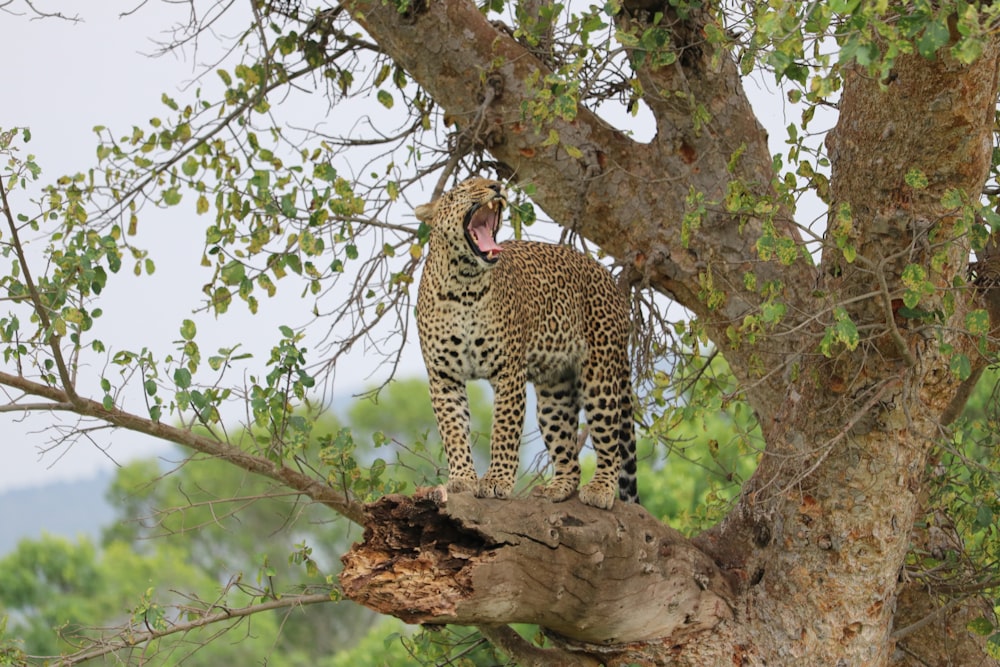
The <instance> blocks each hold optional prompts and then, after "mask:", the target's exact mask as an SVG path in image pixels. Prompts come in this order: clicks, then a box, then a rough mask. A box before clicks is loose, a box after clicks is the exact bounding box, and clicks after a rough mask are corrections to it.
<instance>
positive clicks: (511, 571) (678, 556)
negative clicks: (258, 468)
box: [340, 487, 733, 652]
mask: <svg viewBox="0 0 1000 667" xmlns="http://www.w3.org/2000/svg"><path fill="white" fill-rule="evenodd" d="M364 515H365V517H364V525H365V533H364V540H363V542H362V543H360V544H356V545H354V547H353V548H352V549H351V550H350V551H349V552H348V553H347V554H345V555H344V556H343V558H342V559H341V560H343V562H344V570H343V572H342V573H341V575H340V582H341V585H342V587H343V590H344V593H345V595H346V596H347V597H348V598H350V599H352V600H354V601H355V602H358V603H360V604H363V605H365V606H367V607H369V608H371V609H374V610H375V611H377V612H379V613H383V614H391V615H393V616H396V617H398V618H400V619H402V620H403V621H406V622H407V623H421V624H445V623H456V624H460V625H498V624H507V623H535V624H538V625H540V626H542V627H543V628H545V629H546V630H548V631H549V632H550V633H554V634H555V635H557V636H559V637H561V638H563V639H564V640H565V641H564V642H563V643H564V644H566V645H570V644H571V645H572V646H573V647H574V648H575V649H577V650H580V649H584V650H586V646H585V645H587V644H591V645H598V646H595V647H594V649H595V650H600V651H601V652H606V649H607V648H608V647H609V646H612V645H622V644H630V643H637V642H638V643H647V642H648V643H665V644H668V645H675V644H677V643H680V642H682V641H683V640H685V639H687V638H689V637H691V636H692V635H694V634H696V633H700V632H705V631H708V630H712V629H713V628H715V627H716V626H717V625H718V624H719V623H721V622H722V621H726V620H730V619H732V618H733V610H732V607H731V605H732V602H731V601H732V599H733V597H732V590H731V587H730V584H729V582H728V581H727V580H726V579H725V578H724V576H723V575H722V573H721V572H720V571H719V569H718V568H717V567H716V565H715V563H714V562H713V561H712V559H711V558H709V557H708V556H706V555H705V554H703V553H702V552H701V551H699V550H698V549H697V548H696V547H694V546H693V545H692V544H691V542H689V541H688V540H687V539H685V538H684V537H683V536H682V535H681V534H680V533H678V532H677V531H676V530H674V529H672V528H670V527H668V526H665V525H663V524H661V523H660V522H659V521H657V520H656V519H655V518H653V517H652V516H651V515H650V514H649V513H648V512H646V510H645V509H643V508H642V507H640V506H638V505H631V504H625V503H617V504H616V505H615V507H614V509H613V510H612V511H606V510H599V509H596V508H593V507H589V506H587V505H584V504H583V503H581V502H579V500H577V499H576V498H573V499H571V500H569V501H566V502H563V503H551V502H549V501H547V500H542V499H539V498H530V499H513V500H494V499H478V498H474V497H472V496H471V495H468V494H453V495H448V494H447V493H446V492H445V491H444V489H443V487H436V488H433V489H423V490H420V491H418V492H417V494H415V495H414V496H413V497H408V496H400V495H392V496H386V497H384V498H381V499H380V500H378V501H376V502H374V503H372V504H370V505H367V506H366V507H365V511H364Z"/></svg>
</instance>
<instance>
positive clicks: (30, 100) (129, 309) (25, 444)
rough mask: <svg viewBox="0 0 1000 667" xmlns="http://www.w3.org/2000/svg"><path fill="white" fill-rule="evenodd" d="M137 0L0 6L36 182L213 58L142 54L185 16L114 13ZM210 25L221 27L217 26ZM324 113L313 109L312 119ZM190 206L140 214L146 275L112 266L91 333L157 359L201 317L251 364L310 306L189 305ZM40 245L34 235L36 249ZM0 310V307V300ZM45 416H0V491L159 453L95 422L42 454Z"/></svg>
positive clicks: (46, 440)
mask: <svg viewBox="0 0 1000 667" xmlns="http://www.w3.org/2000/svg"><path fill="white" fill-rule="evenodd" d="M46 4H52V3H46ZM136 4H137V3H136V2H130V3H122V2H108V1H105V2H100V3H74V2H65V3H63V5H64V6H66V7H69V8H73V7H77V8H79V11H80V12H81V14H80V15H81V17H82V18H83V21H81V22H77V23H72V22H68V21H62V20H58V19H45V20H29V18H28V17H27V16H22V17H16V16H11V15H9V14H4V13H3V12H2V11H0V62H2V63H3V68H2V69H0V72H2V73H0V100H2V104H0V108H2V113H0V127H2V128H5V129H6V128H10V127H14V126H19V127H24V126H28V127H30V128H31V133H32V139H31V141H30V143H29V144H27V146H26V147H25V148H24V153H31V154H34V155H35V157H36V160H37V161H38V163H39V164H40V165H41V166H42V170H43V178H42V182H51V181H52V180H54V179H55V178H57V177H58V176H59V175H62V174H68V173H74V172H77V171H83V170H86V169H87V168H89V167H91V166H94V164H95V162H96V159H95V156H96V153H95V151H96V146H97V137H96V135H95V134H94V132H93V127H94V126H95V125H104V126H107V127H109V128H111V129H112V130H113V132H114V135H115V136H122V135H124V134H128V133H129V130H130V128H131V127H132V126H133V125H138V126H140V127H144V128H147V129H148V127H149V126H148V124H147V123H148V120H149V119H150V118H152V117H154V116H159V117H168V116H169V114H170V112H169V111H168V110H167V109H166V107H164V106H163V104H162V102H161V95H162V94H163V93H167V94H169V95H171V96H172V97H175V98H176V99H178V100H184V99H191V97H192V93H191V90H190V89H188V90H186V91H185V90H183V88H184V87H185V86H186V85H188V84H190V82H191V81H192V80H193V78H194V76H195V75H196V74H197V73H199V72H200V71H201V69H202V67H203V64H204V63H206V62H214V59H215V58H216V57H217V56H218V55H219V54H218V53H212V51H211V46H212V45H211V44H210V43H206V42H203V43H202V44H201V46H200V47H199V50H198V52H197V54H195V53H194V52H193V51H192V50H189V51H188V53H186V54H185V55H184V57H183V58H182V57H178V56H174V55H166V56H162V57H156V58H152V57H150V55H149V54H153V53H155V52H156V51H157V45H156V41H166V40H168V39H169V35H168V34H167V32H166V31H167V30H168V29H169V28H170V26H171V25H173V24H175V23H176V22H178V21H181V20H183V19H184V18H185V15H184V14H183V9H184V5H183V3H177V4H173V5H171V4H167V3H161V2H151V3H148V5H147V6H145V7H143V8H142V9H141V10H140V11H138V12H136V13H135V14H134V15H132V16H128V17H119V14H120V13H121V12H124V11H127V10H130V9H132V8H133V7H134V6H135V5H136ZM219 29H220V30H222V31H224V30H225V27H224V26H222V27H220V28H219ZM185 58H186V59H185ZM195 58H196V59H197V60H195ZM229 67H230V68H231V67H232V63H230V65H229ZM215 83H216V82H215V79H214V75H212V79H211V80H210V81H206V82H198V83H197V84H196V85H213V84H215ZM317 99H319V96H317ZM320 114H322V112H320ZM322 121H323V119H322V116H321V117H320V118H319V120H318V121H317V122H322ZM22 157H23V155H22ZM11 203H12V206H13V207H14V208H17V207H18V206H19V205H21V206H23V205H25V204H26V203H27V202H26V201H25V200H24V197H23V195H21V196H20V198H19V199H15V200H14V201H12V202H11ZM191 208H192V207H190V206H185V205H184V204H182V205H180V206H178V207H176V208H174V209H171V210H170V211H168V212H158V211H154V212H150V211H149V210H148V209H147V211H146V212H145V213H144V214H143V215H142V217H141V228H140V235H139V237H138V244H137V245H139V246H141V247H146V248H148V249H149V250H150V251H151V256H152V258H153V259H154V261H155V262H156V267H157V270H156V273H155V275H154V276H153V277H152V278H147V277H143V278H142V279H135V278H133V277H132V276H131V275H122V274H128V271H127V270H125V271H123V272H122V274H119V275H116V276H112V277H111V279H110V280H109V286H108V288H107V289H106V290H105V291H104V293H103V294H102V295H101V303H100V306H101V307H102V309H103V310H104V312H105V315H104V316H103V317H102V318H100V319H98V320H97V321H96V326H95V330H94V333H95V336H96V337H97V338H100V339H101V340H102V341H104V342H105V343H106V344H107V345H108V348H109V349H121V348H127V349H132V350H138V349H139V348H141V347H143V346H146V347H149V348H150V349H151V350H154V351H156V352H157V353H158V354H159V356H161V357H162V355H163V354H166V353H168V352H170V351H172V350H173V349H174V343H173V341H176V340H178V339H179V335H178V327H179V326H180V323H181V321H182V320H183V319H185V318H189V317H190V318H193V319H195V320H196V321H197V322H199V336H198V342H199V344H200V345H201V347H202V350H203V354H206V355H207V354H210V353H214V351H215V350H216V349H217V347H219V346H223V345H231V344H232V343H233V342H236V341H240V342H241V344H242V346H241V351H246V352H251V353H254V356H255V357H256V358H257V359H258V360H260V364H259V365H258V368H261V367H263V361H264V360H266V359H267V354H268V350H269V348H270V345H272V344H273V342H274V340H275V338H276V336H275V332H276V331H277V327H278V326H279V325H281V324H289V325H292V326H295V325H299V324H302V323H304V322H307V321H308V320H309V313H308V309H309V307H310V306H311V303H310V302H309V301H303V300H302V299H300V298H285V299H279V300H277V301H269V300H267V299H262V300H261V308H260V312H259V314H258V315H257V316H256V317H253V316H250V315H249V314H248V313H247V312H246V309H245V308H244V307H243V306H242V304H241V303H237V304H234V306H233V307H232V308H231V309H230V312H229V313H228V314H227V315H226V316H225V317H224V318H222V319H221V320H219V321H217V322H216V321H215V320H214V319H213V318H209V317H206V316H204V315H198V316H196V315H194V314H192V310H193V309H194V308H196V307H197V306H198V305H199V300H200V296H201V295H200V288H201V286H202V285H203V284H204V283H206V282H208V280H209V279H210V277H211V269H205V268H202V267H200V266H199V261H200V258H201V254H202V251H203V249H204V241H203V239H204V231H203V225H204V224H205V222H206V220H207V218H198V217H197V216H195V215H194V214H193V212H192V211H191V210H190V209H191ZM3 237H4V238H5V237H6V233H4V234H3ZM41 246H42V243H40V242H39V243H36V247H41ZM0 261H8V260H3V259H0ZM4 270H5V271H6V270H7V269H4ZM285 291H286V292H288V291H290V290H287V289H286V290H285ZM279 294H281V291H280V290H279ZM289 296H291V295H289ZM297 296H298V295H295V297H297ZM2 310H3V311H4V312H6V308H3V309H2ZM258 332H259V333H260V335H257V334H258ZM414 342H415V341H414ZM363 352H364V351H363V350H358V354H355V355H354V356H353V358H350V359H347V360H345V361H344V362H343V363H342V364H338V369H337V376H338V383H339V387H338V389H339V388H340V386H342V387H343V388H344V392H346V394H347V395H350V394H351V393H352V392H356V391H358V390H360V389H361V388H363V386H365V384H366V383H370V382H372V381H373V380H372V379H369V378H368V375H369V371H370V368H371V359H370V358H369V359H368V360H366V359H365V358H364V354H363ZM421 368H422V366H421V364H420V361H419V354H418V353H416V350H415V348H414V350H413V351H412V352H410V353H408V355H407V358H406V360H405V363H404V364H403V365H402V367H401V372H402V374H404V375H406V374H409V375H413V374H416V373H419V372H420V371H421ZM88 370H89V371H91V374H96V373H99V372H100V371H101V370H103V369H100V368H98V369H94V368H90V369H83V371H82V372H81V374H83V373H84V372H87V371H88ZM109 375H111V374H110V373H109ZM111 377H114V376H113V375H111ZM344 378H346V380H345V379H344ZM376 379H377V378H376ZM95 393H96V394H97V396H98V398H99V393H97V392H95ZM91 395H94V393H92V394H91ZM338 398H339V396H338ZM52 422H53V418H52V417H51V416H50V415H48V414H45V413H32V415H31V416H30V417H29V418H28V419H23V415H20V414H16V413H4V414H0V451H2V453H3V460H4V463H3V465H0V492H2V491H4V490H8V489H11V488H16V487H21V486H30V485H36V484H42V483H48V482H52V481H56V480H60V479H69V478H79V477H86V476H90V475H92V474H94V473H95V472H96V471H97V470H98V469H99V468H107V467H110V466H113V465H114V463H113V461H119V462H121V461H127V460H128V459H130V458H133V457H136V456H148V455H150V454H151V453H154V452H160V453H162V452H164V451H166V450H167V448H165V447H164V446H163V445H162V444H157V443H155V442H152V441H148V440H147V439H145V438H143V437H142V436H137V435H134V434H129V433H125V432H123V431H115V432H110V431H105V432H97V433H95V434H94V437H93V439H92V440H81V441H77V442H75V443H73V444H72V445H71V446H66V445H65V444H63V445H60V446H58V447H55V448H52V449H51V450H50V451H48V452H44V451H43V450H46V449H49V448H51V446H52V445H53V444H55V443H54V439H58V437H59V435H60V431H59V430H53V429H52V428H49V426H50V425H51V424H52ZM69 423H70V424H71V423H72V422H69Z"/></svg>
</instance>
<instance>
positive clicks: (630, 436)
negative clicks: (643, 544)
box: [618, 383, 639, 504]
mask: <svg viewBox="0 0 1000 667" xmlns="http://www.w3.org/2000/svg"><path fill="white" fill-rule="evenodd" d="M621 407H622V409H621V431H620V433H621V435H620V436H619V438H618V454H619V456H620V458H621V463H622V467H621V471H620V472H619V473H618V497H619V498H620V499H621V500H624V501H625V502H628V503H636V504H638V503H639V489H638V488H637V487H636V459H635V421H634V419H633V416H632V388H631V387H630V386H629V385H628V384H627V383H626V386H624V387H623V388H622V401H621Z"/></svg>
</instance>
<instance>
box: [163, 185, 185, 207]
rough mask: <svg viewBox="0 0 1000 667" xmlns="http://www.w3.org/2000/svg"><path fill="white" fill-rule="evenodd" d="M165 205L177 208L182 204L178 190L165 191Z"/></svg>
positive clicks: (169, 189) (174, 188)
mask: <svg viewBox="0 0 1000 667" xmlns="http://www.w3.org/2000/svg"><path fill="white" fill-rule="evenodd" d="M163 203H164V204H166V205H167V206H176V205H177V204H179V203H181V193H180V191H179V190H178V189H177V188H176V187H173V188H168V189H166V190H164V191H163Z"/></svg>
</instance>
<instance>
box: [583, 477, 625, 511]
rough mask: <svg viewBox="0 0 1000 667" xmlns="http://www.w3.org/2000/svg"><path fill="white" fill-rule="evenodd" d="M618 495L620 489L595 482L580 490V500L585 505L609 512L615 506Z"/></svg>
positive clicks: (612, 485) (585, 485)
mask: <svg viewBox="0 0 1000 667" xmlns="http://www.w3.org/2000/svg"><path fill="white" fill-rule="evenodd" d="M616 495H618V488H617V487H616V486H615V485H614V484H601V483H595V482H593V481H591V482H588V483H586V484H584V485H583V488H582V489H580V500H582V501H583V502H584V503H585V504H587V505H591V506H593V507H597V508H600V509H602V510H609V509H611V506H612V505H614V504H615V496H616Z"/></svg>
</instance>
